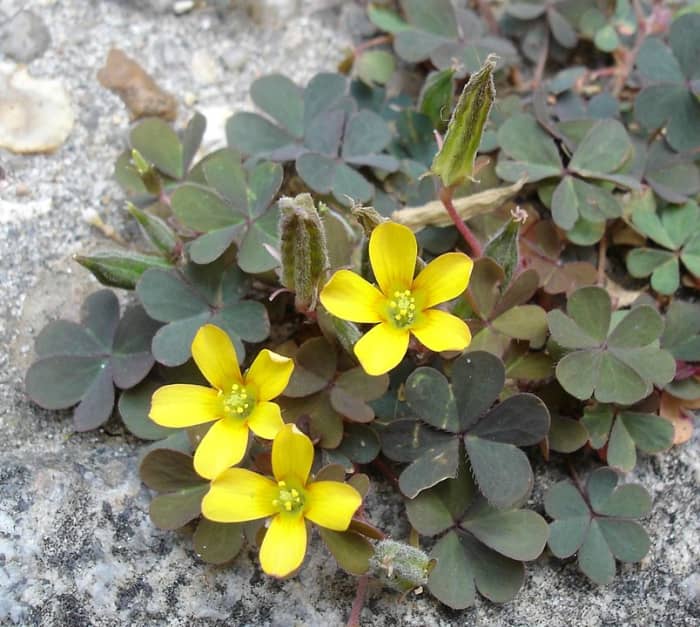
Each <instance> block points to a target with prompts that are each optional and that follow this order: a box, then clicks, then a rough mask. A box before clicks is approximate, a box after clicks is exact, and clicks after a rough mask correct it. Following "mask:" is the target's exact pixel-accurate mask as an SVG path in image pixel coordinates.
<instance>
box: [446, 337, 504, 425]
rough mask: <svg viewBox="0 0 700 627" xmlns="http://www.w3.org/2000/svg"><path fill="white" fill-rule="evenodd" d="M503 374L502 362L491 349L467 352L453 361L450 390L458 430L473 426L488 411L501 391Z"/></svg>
mask: <svg viewBox="0 0 700 627" xmlns="http://www.w3.org/2000/svg"><path fill="white" fill-rule="evenodd" d="M505 378H506V375H505V368H504V367H503V362H502V361H501V360H500V359H498V357H496V356H494V355H492V354H491V353H487V352H484V351H476V352H473V353H467V354H466V355H463V356H461V357H459V358H458V359H456V360H455V361H454V362H453V364H452V393H453V395H454V397H455V400H456V402H457V409H458V412H459V420H460V427H461V430H464V429H468V428H470V427H471V426H473V425H474V424H475V423H476V422H477V421H478V419H479V418H481V417H482V416H483V415H484V413H485V412H486V411H488V409H489V408H490V407H491V406H492V405H493V403H494V402H495V401H496V399H497V398H498V395H499V394H500V393H501V390H502V389H503V385H504V383H505Z"/></svg>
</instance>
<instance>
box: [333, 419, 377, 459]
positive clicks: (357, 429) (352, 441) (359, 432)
mask: <svg viewBox="0 0 700 627" xmlns="http://www.w3.org/2000/svg"><path fill="white" fill-rule="evenodd" d="M379 448H380V446H379V437H378V436H377V434H376V433H375V432H374V430H373V429H372V428H370V427H368V426H366V425H361V424H346V425H345V435H344V436H343V441H342V442H341V444H340V446H338V448H337V449H336V450H337V451H338V452H339V453H342V454H343V455H345V456H346V457H347V458H348V459H349V460H350V461H351V462H354V463H356V464H369V463H370V462H371V461H373V460H374V459H375V458H376V457H377V455H379Z"/></svg>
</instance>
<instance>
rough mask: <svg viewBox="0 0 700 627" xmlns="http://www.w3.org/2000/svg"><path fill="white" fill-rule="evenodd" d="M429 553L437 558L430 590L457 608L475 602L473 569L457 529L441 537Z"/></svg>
mask: <svg viewBox="0 0 700 627" xmlns="http://www.w3.org/2000/svg"><path fill="white" fill-rule="evenodd" d="M430 557H431V558H433V559H435V560H436V561H437V564H436V565H435V568H434V569H433V570H432V572H431V573H430V576H429V578H428V589H429V590H430V592H431V594H432V595H433V596H434V597H435V598H437V599H438V601H440V602H442V603H444V604H445V605H447V606H449V607H451V608H452V609H455V610H461V609H464V608H467V607H470V606H471V605H474V601H475V596H476V590H475V587H474V570H473V566H472V563H471V560H470V559H469V558H468V556H467V555H466V553H465V551H464V548H463V547H462V543H461V542H460V539H459V536H458V535H457V533H456V532H454V531H450V532H448V533H447V534H446V535H444V536H443V537H442V538H440V539H439V540H438V541H437V543H436V544H435V546H434V547H433V550H432V551H431V552H430Z"/></svg>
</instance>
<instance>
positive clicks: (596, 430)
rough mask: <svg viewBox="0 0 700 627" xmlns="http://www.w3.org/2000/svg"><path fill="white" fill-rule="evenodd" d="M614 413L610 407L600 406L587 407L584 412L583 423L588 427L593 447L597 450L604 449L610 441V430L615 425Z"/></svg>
mask: <svg viewBox="0 0 700 627" xmlns="http://www.w3.org/2000/svg"><path fill="white" fill-rule="evenodd" d="M613 417H614V415H613V411H612V408H611V407H610V405H603V404H599V405H596V406H592V407H586V408H585V409H584V410H583V418H581V422H582V423H583V424H584V426H585V427H586V429H587V431H588V433H589V436H590V441H591V446H592V447H593V448H595V449H599V448H603V447H604V446H605V443H606V442H607V441H608V436H609V435H610V429H611V428H612V423H613Z"/></svg>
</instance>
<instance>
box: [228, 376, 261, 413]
mask: <svg viewBox="0 0 700 627" xmlns="http://www.w3.org/2000/svg"><path fill="white" fill-rule="evenodd" d="M254 407H255V398H253V396H252V394H250V393H249V392H248V390H246V389H245V387H244V386H243V385H241V384H239V383H234V384H233V385H232V386H231V391H230V392H229V393H228V394H226V395H225V396H224V412H225V414H226V415H227V416H228V417H229V418H247V417H248V416H249V415H250V412H252V411H253V408H254Z"/></svg>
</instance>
